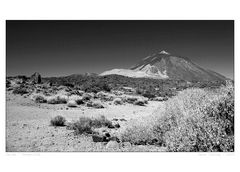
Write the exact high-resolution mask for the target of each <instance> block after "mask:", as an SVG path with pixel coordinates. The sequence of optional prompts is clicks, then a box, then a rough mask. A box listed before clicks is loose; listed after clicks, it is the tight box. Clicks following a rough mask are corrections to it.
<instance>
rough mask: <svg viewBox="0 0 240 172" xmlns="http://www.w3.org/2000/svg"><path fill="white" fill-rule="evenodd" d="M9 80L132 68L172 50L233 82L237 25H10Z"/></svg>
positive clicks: (112, 23) (222, 22)
mask: <svg viewBox="0 0 240 172" xmlns="http://www.w3.org/2000/svg"><path fill="white" fill-rule="evenodd" d="M6 46H7V47H6V51H7V57H6V58H7V75H28V76H29V75H31V74H32V73H34V72H39V73H40V74H42V76H66V75H70V74H79V73H85V72H93V73H101V72H103V71H106V70H110V69H113V68H129V67H131V66H132V65H134V64H136V63H138V61H139V60H141V59H142V58H144V57H146V56H148V55H150V54H153V53H155V52H158V51H160V50H163V49H164V50H167V51H168V52H170V53H171V54H174V55H181V56H186V57H189V58H190V59H191V60H192V61H193V62H195V63H197V64H199V65H200V66H202V67H204V68H207V69H211V70H214V71H216V72H218V73H220V74H223V75H224V76H226V77H229V78H233V66H234V65H233V63H234V21H221V20H219V21H211V20H210V21H181V20H178V21H174V20H172V21H167V20H165V21H164V20H155V21H151V20H148V21H141V20H140V21H131V20H128V21H77V20H76V21H60V20H59V21H51V20H49V21H21V20H19V21H13V20H12V21H11V20H10V21H9V20H8V21H7V22H6Z"/></svg>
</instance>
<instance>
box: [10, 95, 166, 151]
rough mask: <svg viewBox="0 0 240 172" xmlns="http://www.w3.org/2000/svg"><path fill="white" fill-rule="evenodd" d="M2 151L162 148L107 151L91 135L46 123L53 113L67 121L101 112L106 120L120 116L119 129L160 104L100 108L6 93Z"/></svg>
mask: <svg viewBox="0 0 240 172" xmlns="http://www.w3.org/2000/svg"><path fill="white" fill-rule="evenodd" d="M6 94H7V95H6V151H7V152H46V151H48V152H49V151H50V152H52V151H64V152H66V151H70V152H73V151H164V150H163V148H159V147H155V146H130V147H129V146H128V147H121V148H120V149H116V150H115V149H114V150H111V149H110V150H109V149H107V148H106V145H105V144H106V143H95V142H93V141H92V138H91V136H84V135H74V132H73V131H72V130H67V129H66V127H53V126H50V119H51V118H52V117H53V116H56V115H62V116H64V117H65V118H66V119H67V121H73V120H77V119H78V118H79V117H80V116H89V117H97V116H101V115H104V116H105V117H106V118H108V119H109V120H112V119H113V118H118V119H121V118H124V119H126V120H127V121H126V122H121V123H120V125H121V128H122V127H125V126H126V125H127V123H128V121H130V120H134V119H136V118H139V117H142V116H147V115H150V114H152V112H153V111H154V110H156V108H157V107H159V106H160V107H161V106H162V104H163V103H161V102H153V101H150V102H149V103H148V105H147V106H137V105H132V104H126V105H112V104H110V103H105V107H106V108H104V109H94V108H90V107H86V106H79V107H78V108H68V107H67V106H66V105H65V104H63V105H49V104H36V103H34V102H32V101H31V100H30V98H29V97H26V98H24V96H20V95H13V94H12V93H10V92H7V93H6Z"/></svg>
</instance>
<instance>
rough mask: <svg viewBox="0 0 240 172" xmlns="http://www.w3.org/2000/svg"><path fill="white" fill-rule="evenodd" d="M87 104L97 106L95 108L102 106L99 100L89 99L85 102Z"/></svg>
mask: <svg viewBox="0 0 240 172" xmlns="http://www.w3.org/2000/svg"><path fill="white" fill-rule="evenodd" d="M87 106H88V107H94V108H97V109H100V108H104V106H103V104H102V103H101V101H89V102H88V103H87Z"/></svg>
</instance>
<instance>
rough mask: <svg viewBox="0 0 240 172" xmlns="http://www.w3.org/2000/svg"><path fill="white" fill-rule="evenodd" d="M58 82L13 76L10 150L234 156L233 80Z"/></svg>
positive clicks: (8, 133) (8, 131)
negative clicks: (199, 81)
mask: <svg viewBox="0 0 240 172" xmlns="http://www.w3.org/2000/svg"><path fill="white" fill-rule="evenodd" d="M57 79H58V80H59V81H57V82H56V78H53V79H51V80H46V79H45V80H43V81H42V80H41V77H40V75H39V74H34V75H33V77H31V78H26V77H23V76H18V77H9V78H7V82H6V87H7V89H6V151H7V152H102V151H104V152H105V151H108V152H124V151H126V152H137V151H139V152H146V151H154V152H157V151H158V152H166V151H170V152H172V151H173V152H199V151H203V152H221V151H224V152H232V151H234V86H233V81H226V82H225V83H224V82H217V85H213V84H212V82H208V83H200V84H199V83H187V82H186V83H185V84H184V85H182V88H181V89H179V88H178V89H177V88H176V86H178V85H179V82H176V81H171V80H166V81H160V83H156V80H148V81H147V80H144V79H141V80H136V81H134V82H133V81H132V85H130V84H129V82H126V81H128V80H129V78H121V80H117V79H116V77H115V79H116V80H113V78H110V82H107V81H106V80H105V79H106V77H93V78H92V80H90V79H89V78H88V77H87V79H86V77H85V76H84V77H82V76H81V77H80V79H76V77H75V76H73V79H72V76H71V77H70V79H67V81H65V79H66V78H57ZM76 80H77V81H80V83H83V85H81V84H76V83H74V82H75V81H76ZM52 82H56V83H55V84H52ZM151 82H153V84H151ZM109 83H110V84H109ZM119 83H120V84H119ZM154 83H155V85H154ZM163 84H167V85H165V86H164V88H163ZM109 85H110V86H109ZM129 85H130V86H131V87H130V86H129ZM138 85H143V86H145V87H144V88H143V89H138V88H137V87H136V86H138ZM153 85H154V86H153ZM161 88H163V89H162V90H160V89H161Z"/></svg>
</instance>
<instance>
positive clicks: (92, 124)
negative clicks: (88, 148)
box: [68, 116, 114, 134]
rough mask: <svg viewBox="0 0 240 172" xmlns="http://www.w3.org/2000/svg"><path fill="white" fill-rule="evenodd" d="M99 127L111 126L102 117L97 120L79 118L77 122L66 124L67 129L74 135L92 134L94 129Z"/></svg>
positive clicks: (111, 125)
mask: <svg viewBox="0 0 240 172" xmlns="http://www.w3.org/2000/svg"><path fill="white" fill-rule="evenodd" d="M101 127H109V128H111V127H113V124H112V122H111V121H109V120H108V119H106V118H105V117H104V116H101V117H99V118H89V117H80V118H79V120H78V121H76V122H73V123H69V124H68V128H69V129H73V130H75V133H76V134H93V133H94V131H93V130H94V128H101ZM113 128H114V127H113Z"/></svg>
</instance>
